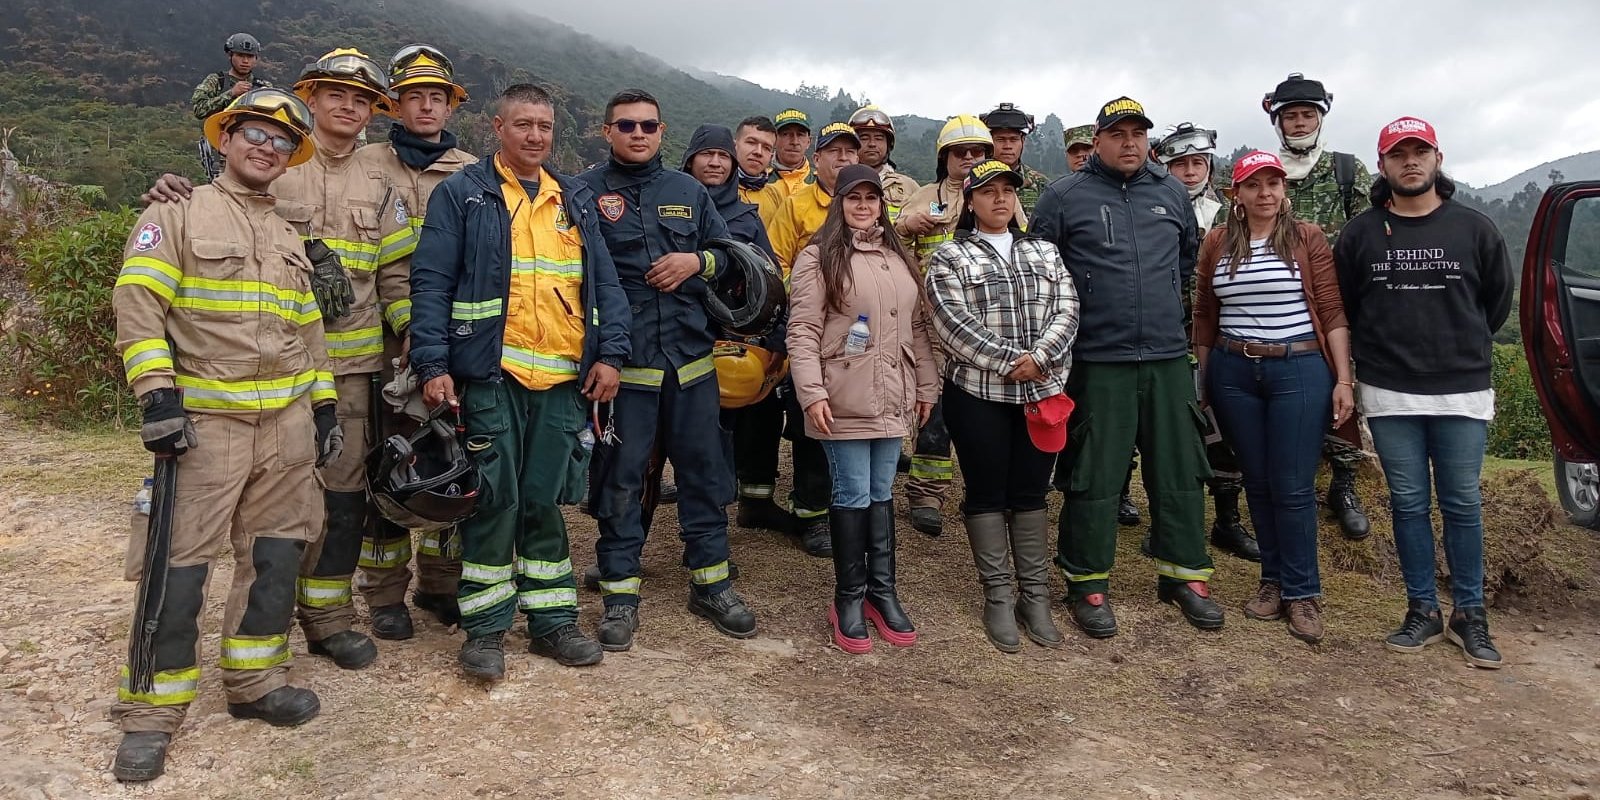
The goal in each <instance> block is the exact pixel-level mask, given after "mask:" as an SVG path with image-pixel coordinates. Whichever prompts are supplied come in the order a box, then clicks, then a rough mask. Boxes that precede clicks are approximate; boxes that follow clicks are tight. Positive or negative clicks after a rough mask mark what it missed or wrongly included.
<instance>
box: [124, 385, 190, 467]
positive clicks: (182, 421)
mask: <svg viewBox="0 0 1600 800" xmlns="http://www.w3.org/2000/svg"><path fill="white" fill-rule="evenodd" d="M139 407H140V408H142V409H144V424H143V425H142V426H140V428H139V438H140V439H143V440H144V449H146V450H149V451H150V452H152V453H155V454H156V455H169V456H181V455H183V454H184V453H186V452H188V451H189V448H191V447H194V446H195V445H196V444H197V443H198V440H197V439H195V435H194V423H193V422H190V421H189V415H188V414H185V413H183V401H182V400H180V399H178V392H177V391H176V390H174V389H152V390H150V391H148V392H145V393H144V396H143V397H140V398H139Z"/></svg>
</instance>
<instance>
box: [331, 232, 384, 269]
mask: <svg viewBox="0 0 1600 800" xmlns="http://www.w3.org/2000/svg"><path fill="white" fill-rule="evenodd" d="M322 243H323V244H325V245H327V246H328V249H329V250H332V251H333V252H335V253H338V254H339V260H340V261H341V262H343V263H344V266H345V269H359V270H361V271H363V272H371V271H373V270H375V269H377V268H378V246H377V245H375V244H367V243H366V242H352V241H350V240H349V239H323V240H322Z"/></svg>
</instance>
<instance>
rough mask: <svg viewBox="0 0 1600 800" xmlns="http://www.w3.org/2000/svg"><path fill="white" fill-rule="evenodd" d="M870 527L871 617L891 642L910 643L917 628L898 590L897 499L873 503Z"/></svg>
mask: <svg viewBox="0 0 1600 800" xmlns="http://www.w3.org/2000/svg"><path fill="white" fill-rule="evenodd" d="M870 510H871V511H872V516H871V520H870V522H869V527H868V530H867V603H866V612H867V620H868V621H870V622H871V623H872V624H873V626H875V627H876V628H877V629H878V635H879V636H882V637H883V638H884V639H885V640H886V641H888V642H889V644H892V645H894V646H895V647H910V646H911V645H914V644H916V643H917V629H916V627H915V626H913V625H912V624H911V618H910V617H908V616H906V612H905V609H903V608H901V607H900V597H899V595H897V594H896V593H895V559H894V550H895V525H894V501H892V500H886V501H883V502H880V503H873V504H872V506H871V507H870Z"/></svg>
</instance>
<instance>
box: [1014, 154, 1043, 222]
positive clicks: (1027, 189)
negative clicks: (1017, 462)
mask: <svg viewBox="0 0 1600 800" xmlns="http://www.w3.org/2000/svg"><path fill="white" fill-rule="evenodd" d="M1017 171H1018V172H1020V173H1022V188H1021V189H1018V190H1017V199H1018V200H1020V201H1021V202H1022V214H1023V216H1025V217H1032V216H1033V207H1034V205H1035V204H1037V203H1038V202H1039V193H1040V192H1043V191H1044V187H1046V186H1049V185H1050V176H1048V175H1046V174H1044V173H1043V172H1040V171H1039V170H1036V169H1034V168H1033V167H1030V166H1028V165H1027V164H1019V165H1018V166H1017Z"/></svg>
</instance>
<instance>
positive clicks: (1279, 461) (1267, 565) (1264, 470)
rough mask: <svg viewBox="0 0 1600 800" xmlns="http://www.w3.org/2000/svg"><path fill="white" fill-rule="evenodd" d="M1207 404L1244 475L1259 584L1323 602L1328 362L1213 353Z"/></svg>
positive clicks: (1317, 356)
mask: <svg viewBox="0 0 1600 800" xmlns="http://www.w3.org/2000/svg"><path fill="white" fill-rule="evenodd" d="M1206 397H1207V398H1208V399H1209V400H1210V402H1211V408H1212V412H1213V413H1214V414H1216V416H1217V426H1218V427H1219V428H1220V429H1221V431H1222V436H1223V438H1224V439H1226V440H1227V442H1228V444H1230V445H1232V446H1233V452H1234V453H1235V454H1236V455H1237V456H1238V459H1239V471H1240V472H1241V473H1242V474H1243V475H1244V494H1245V501H1246V503H1248V505H1249V506H1250V521H1251V522H1253V523H1255V528H1256V542H1257V543H1258V544H1259V545H1260V546H1261V580H1262V581H1264V582H1267V583H1276V584H1278V586H1279V587H1280V588H1282V589H1283V599H1285V600H1300V599H1303V598H1307V597H1319V596H1321V594H1322V575H1321V573H1320V572H1319V571H1318V569H1317V492H1316V477H1317V465H1318V464H1319V463H1320V462H1321V460H1322V436H1323V434H1324V433H1326V432H1327V430H1328V421H1329V419H1330V415H1331V414H1332V407H1333V372H1332V371H1331V370H1329V369H1328V362H1326V361H1324V360H1323V359H1322V353H1321V352H1319V351H1316V350H1310V351H1306V352H1302V353H1293V354H1290V355H1288V356H1285V357H1282V358H1261V359H1255V358H1248V357H1245V356H1242V355H1236V354H1234V353H1230V352H1228V351H1226V350H1222V349H1216V350H1212V351H1211V357H1210V359H1209V361H1208V362H1207V364H1206Z"/></svg>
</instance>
